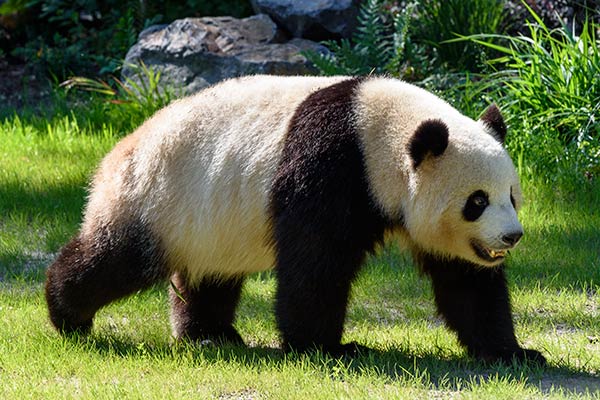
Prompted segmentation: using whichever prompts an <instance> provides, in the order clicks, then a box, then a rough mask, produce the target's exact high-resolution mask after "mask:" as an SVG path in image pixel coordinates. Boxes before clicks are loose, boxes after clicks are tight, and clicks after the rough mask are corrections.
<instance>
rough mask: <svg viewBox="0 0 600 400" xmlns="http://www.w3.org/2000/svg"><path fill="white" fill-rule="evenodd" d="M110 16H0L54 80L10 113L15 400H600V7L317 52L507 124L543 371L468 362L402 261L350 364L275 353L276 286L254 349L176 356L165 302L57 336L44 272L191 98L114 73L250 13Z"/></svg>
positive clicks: (0, 221)
mask: <svg viewBox="0 0 600 400" xmlns="http://www.w3.org/2000/svg"><path fill="white" fill-rule="evenodd" d="M100 3H101V2H97V3H96V2H94V1H90V0H78V1H75V2H67V1H60V0H48V1H43V0H31V1H25V0H8V1H6V2H4V3H3V4H2V5H1V6H0V13H4V16H8V15H11V16H15V15H17V16H19V18H30V20H29V22H28V23H27V24H26V25H21V27H20V28H15V29H14V30H11V31H10V32H9V33H10V35H11V36H10V46H5V47H2V49H3V52H0V60H1V59H2V58H3V57H4V58H6V59H10V60H11V61H13V60H15V59H18V58H21V59H25V60H26V61H27V63H29V65H31V66H35V68H36V69H37V70H40V71H47V72H49V75H48V76H50V79H51V80H53V81H54V82H55V85H54V91H53V93H52V94H51V97H50V99H49V100H48V101H47V102H46V103H44V104H43V105H41V106H37V107H34V108H19V109H13V108H7V107H4V106H3V105H2V104H0V160H1V162H2V167H0V349H2V350H1V351H0V398H53V397H58V398H112V397H134V398H137V397H144V398H189V397H199V398H219V399H262V398H290V399H293V398H299V399H306V398H315V399H318V398H324V399H325V398H326V399H331V398H386V399H388V398H450V397H451V398H454V397H456V398H467V399H468V398H473V399H479V398H506V399H512V398H551V399H553V398H557V399H562V398H575V397H576V398H600V330H599V329H600V328H599V327H600V291H599V282H600V180H599V175H600V161H599V160H600V125H599V123H598V118H599V117H600V115H599V113H600V111H599V104H600V84H599V82H600V79H599V78H598V77H599V75H600V53H599V52H600V50H599V43H598V32H599V25H598V17H599V15H598V10H599V9H600V7H598V6H600V5H598V4H597V3H596V2H592V1H581V2H570V5H571V6H573V7H572V9H573V10H575V12H574V14H573V15H575V17H576V18H575V23H573V21H574V20H573V19H572V18H573V17H572V16H571V14H569V16H567V15H566V14H565V13H560V12H559V13H551V12H548V9H547V8H543V7H539V5H540V4H541V3H544V4H546V3H547V2H539V3H536V2H534V1H528V2H527V3H520V2H508V1H490V0H485V1H484V0H481V1H467V0H463V1H460V0H450V1H447V2H437V1H433V0H424V1H419V2H392V1H382V0H365V1H364V2H363V5H362V12H361V15H360V20H359V28H358V30H357V32H356V34H355V36H354V37H353V38H352V39H351V40H346V41H340V42H328V43H327V45H328V46H329V48H330V49H331V54H330V55H329V56H326V57H319V56H317V55H315V54H309V55H308V56H309V57H311V59H312V60H313V61H314V62H315V64H316V65H317V66H318V67H319V68H320V69H321V70H322V72H323V73H324V74H340V73H352V74H369V73H385V74H390V75H393V76H398V77H401V78H403V79H406V80H410V81H413V82H415V83H416V84H418V85H421V86H424V87H426V88H428V89H430V90H433V91H435V92H437V93H438V94H439V95H441V96H443V97H444V98H446V99H447V100H448V101H449V102H451V103H452V104H453V105H454V106H456V107H457V108H458V109H460V110H461V111H462V112H464V113H466V114H468V115H470V116H472V117H474V118H477V117H478V115H479V113H481V112H482V111H483V110H484V109H485V108H486V107H487V105H489V103H491V102H496V103H497V104H498V105H499V106H500V107H501V108H502V111H503V113H504V114H505V117H506V118H507V120H508V122H509V136H508V142H507V146H508V149H509V151H510V152H511V154H512V156H513V159H514V161H515V164H516V166H517V168H518V170H519V172H520V174H521V177H522V181H523V186H524V191H525V197H526V203H525V207H524V209H523V211H522V213H521V218H522V221H523V224H524V226H525V229H526V232H527V234H526V235H525V237H524V239H523V242H522V244H521V245H520V246H519V249H518V251H516V252H514V254H513V255H512V256H511V260H510V270H509V280H510V282H509V283H510V287H511V293H512V299H513V305H514V307H513V308H514V310H513V311H514V316H515V321H516V328H517V335H518V337H519V339H520V340H521V342H522V343H523V344H524V345H525V346H527V347H531V348H536V349H540V350H541V351H542V352H543V353H544V354H545V355H546V356H547V357H548V359H549V363H550V365H549V367H548V368H546V369H540V368H538V367H535V366H528V365H498V364H496V365H484V364H481V363H478V362H475V361H473V360H471V359H469V358H468V357H467V356H466V355H465V353H464V350H463V349H461V348H460V347H459V346H458V344H457V341H456V338H455V337H454V335H452V334H451V333H450V332H449V331H448V330H447V329H446V328H445V327H444V326H443V324H442V323H441V321H440V320H439V319H438V318H436V317H435V316H434V315H435V311H434V306H433V302H432V294H431V289H430V287H429V284H428V282H427V281H426V280H423V279H420V277H419V276H418V274H417V272H416V271H415V269H414V268H413V267H412V265H411V262H410V260H409V259H408V258H407V257H406V256H405V255H404V254H402V253H400V252H399V251H398V250H397V249H396V248H395V247H393V246H390V247H389V248H386V249H384V251H383V252H382V253H381V254H379V255H377V256H376V257H373V258H371V259H370V260H369V262H368V265H367V266H366V268H365V270H364V271H363V272H362V274H361V275H360V277H359V279H358V282H357V283H356V285H355V286H354V291H353V300H352V303H351V307H350V311H349V315H348V321H347V329H346V334H345V340H356V341H359V342H361V343H364V344H366V345H369V346H370V347H373V348H374V349H375V351H374V352H372V353H369V354H366V355H363V356H361V357H358V358H356V359H354V360H347V359H342V360H335V359H330V358H328V357H325V356H322V355H319V354H316V355H312V356H298V355H283V354H281V353H280V352H278V351H277V349H276V346H277V344H278V338H277V331H276V329H275V321H274V317H273V313H272V308H273V304H272V301H273V293H274V290H275V283H274V279H273V276H272V275H271V274H269V273H266V274H259V275H256V276H253V277H252V278H250V279H249V281H248V282H247V284H246V286H245V289H244V293H243V298H242V304H241V308H240V310H239V313H238V319H237V322H236V326H237V328H238V329H239V330H240V332H241V334H242V336H243V337H244V338H245V339H246V341H247V342H248V344H249V345H250V346H251V347H250V348H249V349H247V348H240V347H225V348H222V349H217V348H212V347H206V346H205V347H199V346H192V345H188V344H178V345H174V344H172V343H171V342H170V335H169V326H168V305H167V299H166V287H165V286H158V287H156V288H154V289H153V290H151V291H149V292H145V293H139V294H136V295H134V296H132V297H130V298H128V299H124V300H122V301H120V302H118V303H116V304H113V305H111V306H109V307H107V308H106V309H103V310H102V311H101V312H100V313H99V315H98V318H97V320H96V326H95V328H94V331H93V333H92V334H91V335H90V336H88V337H85V338H83V337H82V338H76V339H74V340H67V339H63V338H60V337H59V336H58V335H57V334H56V333H55V332H54V330H52V328H51V326H50V324H49V322H48V320H47V316H46V310H45V304H44V300H43V295H42V285H43V280H44V271H45V267H46V266H47V264H48V263H49V262H51V261H52V260H53V258H54V257H55V255H56V252H57V251H58V249H59V248H60V246H61V245H63V244H64V243H65V242H66V241H67V240H68V239H69V238H70V237H71V236H72V235H73V234H74V233H75V232H76V230H77V228H78V225H79V222H80V218H81V211H82V208H83V206H84V203H85V186H86V183H87V181H88V179H89V176H90V174H91V173H92V171H93V169H94V168H95V165H97V163H98V161H99V160H100V159H101V158H102V156H103V155H104V154H106V152H108V151H109V150H110V148H111V147H112V146H113V145H114V143H116V141H117V140H119V138H121V137H123V136H124V135H126V134H127V133H129V132H131V131H132V130H133V129H135V127H137V126H138V125H139V124H140V123H141V122H142V121H143V120H144V119H145V118H147V117H148V116H149V115H151V114H152V113H153V112H154V111H155V110H156V109H157V108H160V107H162V106H163V105H164V104H166V103H168V102H169V101H171V99H172V98H173V97H175V95H174V93H176V90H175V91H171V92H163V91H158V86H159V81H160V76H159V75H158V74H155V73H154V72H152V71H151V70H147V69H144V68H142V69H141V70H140V73H141V74H145V75H146V76H147V77H148V78H149V79H148V82H149V84H148V85H147V86H145V87H139V86H138V87H133V86H132V85H133V83H132V82H121V81H120V80H119V79H117V78H113V77H109V76H106V74H105V73H109V72H111V71H114V70H115V68H116V66H118V64H119V61H120V60H121V59H122V58H123V57H124V54H125V52H126V50H127V48H128V47H129V45H130V44H131V43H132V41H133V40H135V37H136V35H137V33H139V31H140V30H141V29H143V27H144V26H146V25H148V24H150V23H154V22H158V21H163V22H168V21H170V20H172V19H173V18H176V17H180V16H192V15H194V14H196V13H199V14H202V15H206V14H211V13H215V14H234V15H238V16H243V15H246V13H248V12H249V10H250V9H249V6H248V4H247V3H246V2H243V1H232V2H217V1H214V2H213V1H208V2H207V1H197V2H194V1H183V0H181V1H174V0H170V1H166V2H154V1H142V2H139V1H127V0H125V1H122V2H120V3H119V2H113V1H107V2H102V4H100ZM566 3H569V2H565V1H557V2H552V4H554V5H555V9H554V10H555V11H561V10H562V8H561V7H563V6H564V5H565V4H566ZM528 5H532V7H529V6H528ZM559 6H560V7H559ZM586 6H588V8H587V12H585V11H586ZM10 7H12V8H10ZM103 7H106V8H103ZM202 7H205V8H202ZM219 7H226V8H219ZM192 9H193V10H195V11H194V12H190V10H192ZM15 10H16V11H19V12H18V13H17V14H14V13H13V11H15ZM569 18H571V19H569ZM561 22H564V23H563V24H561ZM0 33H1V32H0ZM2 43H7V42H2ZM107 44H108V45H107ZM15 47H16V48H15ZM73 74H79V75H85V76H89V77H92V79H90V78H81V77H79V78H73V77H72V75H73ZM63 81H64V84H63V85H61V86H58V84H57V83H58V82H63ZM24 85H27V83H25V84H24ZM68 88H71V90H67V89H68ZM73 88H77V89H78V90H77V91H74V90H72V89H73Z"/></svg>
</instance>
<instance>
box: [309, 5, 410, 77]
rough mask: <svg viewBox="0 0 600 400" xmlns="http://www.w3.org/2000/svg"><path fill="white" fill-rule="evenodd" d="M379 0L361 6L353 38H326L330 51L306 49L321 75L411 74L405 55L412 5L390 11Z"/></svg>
mask: <svg viewBox="0 0 600 400" xmlns="http://www.w3.org/2000/svg"><path fill="white" fill-rule="evenodd" d="M384 4H385V2H384V1H382V0H367V1H366V2H364V3H363V4H362V6H361V8H360V11H359V15H358V26H357V28H356V33H355V34H354V35H353V36H352V40H348V39H342V40H340V41H339V42H336V41H332V40H330V41H325V42H323V44H324V45H325V46H327V47H328V48H329V50H330V52H329V53H325V54H321V53H316V52H313V51H310V52H306V53H305V55H306V56H307V58H308V59H309V60H310V61H312V62H313V63H314V64H315V66H316V67H317V68H318V69H319V70H320V71H321V73H322V74H324V75H366V74H369V73H388V74H392V75H396V76H398V75H402V74H403V73H405V72H407V71H408V72H409V73H410V71H411V70H410V68H409V65H408V62H407V57H406V56H407V54H408V53H409V50H408V49H409V47H410V44H411V41H410V36H409V26H410V18H411V15H412V11H413V9H414V5H413V4H409V5H407V7H406V9H405V10H404V12H398V13H395V14H394V13H391V12H390V11H389V10H386V9H385V7H384Z"/></svg>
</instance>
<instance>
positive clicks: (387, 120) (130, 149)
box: [82, 76, 520, 281]
mask: <svg viewBox="0 0 600 400" xmlns="http://www.w3.org/2000/svg"><path fill="white" fill-rule="evenodd" d="M343 79H347V78H346V77H333V78H318V77H267V76H255V77H247V78H242V79H236V80H230V81H226V82H224V83H221V84H219V85H216V86H214V87H212V88H209V89H206V90H204V91H202V92H200V93H198V94H197V95H194V96H191V97H188V98H185V99H182V100H179V101H176V102H174V103H173V104H171V105H170V106H168V107H166V108H165V109H163V110H161V111H159V112H158V113H157V114H156V115H155V116H154V117H152V118H151V119H149V120H148V121H146V122H145V123H144V124H143V125H142V126H141V127H140V128H139V129H138V130H137V131H136V132H134V133H133V134H132V135H130V136H129V137H127V138H126V139H124V140H123V141H121V142H120V143H119V144H118V145H117V146H116V147H115V149H114V150H113V151H112V152H111V153H110V154H109V155H108V156H107V157H106V158H105V160H104V161H103V163H102V165H101V167H100V169H99V170H98V172H97V174H96V176H95V178H94V182H93V185H92V192H91V195H90V199H89V202H88V206H87V210H86V215H85V219H84V222H83V227H82V234H83V235H95V234H97V232H98V231H99V230H98V228H99V227H103V228H105V230H108V232H112V231H113V230H114V229H118V228H119V226H122V224H125V223H127V221H128V218H130V217H131V216H132V215H136V216H138V217H140V218H142V220H143V221H144V222H145V223H147V224H148V226H150V227H151V229H152V230H153V231H154V233H155V234H156V235H157V236H158V237H159V238H160V240H161V242H162V244H163V246H164V247H165V248H166V249H167V257H168V262H169V265H170V268H171V269H172V270H173V271H180V272H183V273H185V274H186V275H187V276H188V279H190V280H192V281H197V280H199V279H201V278H202V277H203V276H206V275H216V276H225V277H226V276H232V275H237V274H247V273H251V272H255V271H261V270H265V269H268V268H271V267H272V266H273V263H274V254H273V249H272V245H271V241H270V239H271V237H270V222H269V219H268V218H269V215H268V205H269V199H268V195H269V193H270V190H271V184H272V182H273V178H274V174H275V171H276V168H277V166H278V163H279V161H280V158H281V152H282V149H283V144H284V141H285V135H286V132H287V130H288V125H289V122H290V120H291V118H292V116H293V114H294V112H295V110H296V108H297V107H298V105H299V104H300V103H301V102H302V101H303V100H304V99H305V98H306V97H307V96H308V95H309V94H310V93H311V92H313V91H315V90H317V89H320V88H323V87H326V86H329V85H332V84H334V83H336V82H339V81H341V80H343ZM356 107H357V109H358V114H359V118H358V120H357V123H358V126H359V132H360V135H361V142H362V145H363V148H364V153H365V162H366V166H367V173H368V177H369V182H370V189H371V191H372V194H373V196H374V198H375V199H376V200H377V202H378V203H379V206H380V207H381V209H382V210H383V211H384V212H385V213H387V214H388V215H390V216H398V215H400V214H401V213H402V214H403V216H404V218H405V222H406V231H405V232H404V235H403V236H405V238H406V239H407V241H408V244H409V246H410V247H413V248H415V247H416V248H421V249H424V250H427V251H435V252H438V253H441V254H448V255H458V256H461V257H464V258H466V259H469V260H473V257H474V255H473V254H472V253H473V252H472V250H470V249H468V248H467V244H466V240H467V239H468V238H469V237H473V236H474V237H477V238H479V239H481V240H483V241H484V242H485V243H486V244H488V245H490V246H491V245H493V244H494V243H495V241H497V240H498V237H499V236H501V234H502V232H504V231H506V230H509V229H511V228H512V227H514V226H516V224H518V221H517V219H516V213H514V210H512V207H509V205H510V199H509V195H510V191H509V190H510V187H511V186H512V187H513V194H514V195H515V197H518V196H519V194H520V190H519V188H518V179H517V177H516V174H515V171H514V167H513V166H512V163H511V161H510V159H509V157H508V155H507V154H506V151H505V150H504V149H503V148H502V146H501V145H500V144H498V143H497V142H496V141H495V140H494V139H493V138H492V137H491V136H490V135H489V134H488V133H486V132H485V127H484V126H483V125H482V124H481V123H478V122H475V121H473V120H471V119H469V118H467V117H464V116H462V115H461V114H460V113H458V111H456V110H455V109H453V108H452V107H450V106H449V105H448V104H447V103H445V102H443V101H442V100H440V99H439V98H437V97H436V96H434V95H432V94H430V93H428V92H426V91H424V90H422V89H419V88H417V87H415V86H412V85H409V84H407V83H403V82H400V81H397V80H391V79H383V78H375V79H368V80H366V81H365V82H363V83H362V84H361V86H360V90H359V91H358V97H357V100H356ZM429 118H440V119H442V120H443V121H444V122H445V123H446V124H447V125H448V127H449V128H450V145H449V146H448V150H447V151H446V152H445V153H444V154H443V155H442V156H441V157H438V158H436V159H434V160H426V161H425V162H424V163H423V165H422V167H421V166H420V167H419V169H418V171H416V172H415V171H413V169H412V166H411V162H410V159H409V156H408V154H407V151H406V143H407V140H408V138H409V135H410V134H412V133H413V132H414V131H415V129H416V127H417V126H418V125H419V124H420V123H421V122H422V121H424V120H426V119H429ZM477 189H483V190H485V191H487V192H488V193H489V195H490V200H491V203H492V205H491V206H490V209H489V210H487V211H486V212H485V213H484V215H483V216H482V217H481V218H480V220H478V221H476V222H475V223H466V222H465V221H462V220H461V214H460V212H461V209H462V206H463V205H464V202H465V201H466V199H467V197H468V196H469V194H470V193H471V192H472V191H474V190H477Z"/></svg>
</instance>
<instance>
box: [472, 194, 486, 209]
mask: <svg viewBox="0 0 600 400" xmlns="http://www.w3.org/2000/svg"><path fill="white" fill-rule="evenodd" d="M472 201H473V204H474V205H475V206H477V207H481V208H483V207H486V206H487V205H488V200H487V199H486V198H485V197H483V196H475V197H473V199H472Z"/></svg>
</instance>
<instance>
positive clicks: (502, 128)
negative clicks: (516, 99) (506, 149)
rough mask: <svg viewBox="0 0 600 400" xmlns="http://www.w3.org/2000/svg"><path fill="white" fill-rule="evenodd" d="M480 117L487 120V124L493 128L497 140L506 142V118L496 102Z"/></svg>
mask: <svg viewBox="0 0 600 400" xmlns="http://www.w3.org/2000/svg"><path fill="white" fill-rule="evenodd" d="M479 119H480V120H481V121H483V122H485V124H486V125H487V126H489V127H490V128H491V129H492V130H493V136H494V137H495V138H496V140H497V141H498V142H500V143H502V144H504V139H505V138H506V123H505V122H504V118H503V117H502V113H501V112H500V109H499V108H498V106H496V105H495V104H492V105H491V106H489V107H488V108H487V109H486V110H485V111H484V113H483V115H482V116H481V118H479Z"/></svg>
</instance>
